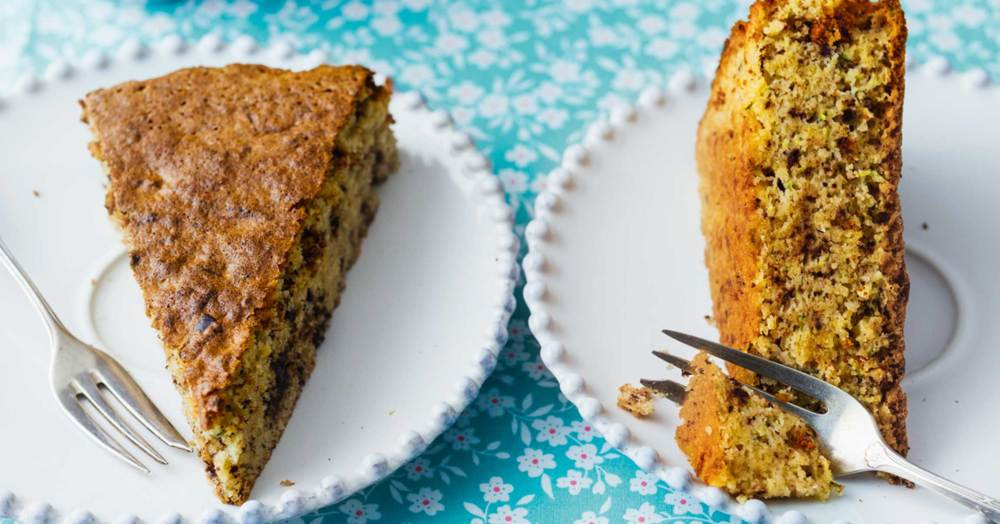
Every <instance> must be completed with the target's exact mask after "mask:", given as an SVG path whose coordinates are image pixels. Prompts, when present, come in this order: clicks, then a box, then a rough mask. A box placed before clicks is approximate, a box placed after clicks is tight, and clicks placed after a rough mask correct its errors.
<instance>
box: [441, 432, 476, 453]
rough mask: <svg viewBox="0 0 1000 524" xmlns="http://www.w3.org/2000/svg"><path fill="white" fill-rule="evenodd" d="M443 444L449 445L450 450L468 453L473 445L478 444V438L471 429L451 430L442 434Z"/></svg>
mask: <svg viewBox="0 0 1000 524" xmlns="http://www.w3.org/2000/svg"><path fill="white" fill-rule="evenodd" d="M444 440H445V442H450V443H451V449H454V450H456V451H468V450H470V449H472V446H473V445H474V444H479V437H477V436H476V435H475V430H474V429H472V428H452V429H449V430H448V431H447V432H446V433H445V434H444Z"/></svg>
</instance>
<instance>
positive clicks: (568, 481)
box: [556, 469, 594, 495]
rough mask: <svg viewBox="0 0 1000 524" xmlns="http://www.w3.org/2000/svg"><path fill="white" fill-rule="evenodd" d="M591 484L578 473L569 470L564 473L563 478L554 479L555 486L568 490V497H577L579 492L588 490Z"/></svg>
mask: <svg viewBox="0 0 1000 524" xmlns="http://www.w3.org/2000/svg"><path fill="white" fill-rule="evenodd" d="M593 482H594V481H593V480H591V479H589V478H587V477H584V476H583V474H582V473H580V472H579V471H577V470H575V469H571V470H569V471H567V472H566V476H565V477H559V478H558V479H556V486H557V487H560V488H564V489H566V490H569V494H570V495H579V494H580V491H581V490H584V489H587V488H589V487H590V485H591V484H592V483H593Z"/></svg>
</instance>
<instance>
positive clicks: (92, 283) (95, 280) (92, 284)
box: [90, 278, 97, 286]
mask: <svg viewBox="0 0 1000 524" xmlns="http://www.w3.org/2000/svg"><path fill="white" fill-rule="evenodd" d="M90 285H91V286H96V285H97V279H96V278H92V279H90Z"/></svg>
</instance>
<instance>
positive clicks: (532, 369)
mask: <svg viewBox="0 0 1000 524" xmlns="http://www.w3.org/2000/svg"><path fill="white" fill-rule="evenodd" d="M521 370H523V371H524V372H525V373H527V374H528V376H529V377H531V380H542V379H544V378H551V377H552V373H549V368H547V367H545V363H543V362H542V359H540V358H536V359H535V360H532V361H530V362H525V363H524V364H521Z"/></svg>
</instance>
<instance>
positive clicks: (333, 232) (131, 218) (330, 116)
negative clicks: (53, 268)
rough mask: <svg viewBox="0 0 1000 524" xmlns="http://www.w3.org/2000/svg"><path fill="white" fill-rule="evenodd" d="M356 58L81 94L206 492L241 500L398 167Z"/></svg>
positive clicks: (217, 71) (219, 71)
mask: <svg viewBox="0 0 1000 524" xmlns="http://www.w3.org/2000/svg"><path fill="white" fill-rule="evenodd" d="M391 91H392V87H391V85H389V84H387V85H385V86H376V85H375V83H374V81H373V79H372V72H371V71H369V70H368V69H365V68H364V67H360V66H341V67H333V66H320V67H317V68H315V69H312V70H309V71H304V72H298V73H295V72H291V71H285V70H280V69H271V68H267V67H264V66H258V65H230V66H226V67H221V68H206V67H197V68H191V69H182V70H179V71H176V72H173V73H171V74H168V75H166V76H163V77H159V78H154V79H151V80H145V81H135V82H126V83H123V84H120V85H118V86H114V87H111V88H107V89H99V90H97V91H94V92H92V93H89V94H88V95H87V96H86V98H85V99H84V100H83V101H82V102H81V105H82V106H83V120H84V122H86V123H87V124H89V126H90V129H91V131H92V133H93V136H94V139H93V142H91V144H90V149H91V152H92V154H93V155H94V157H96V158H97V159H98V160H99V161H100V162H101V163H102V164H103V166H104V168H105V170H106V172H107V174H108V177H109V181H110V183H109V185H108V190H107V196H106V202H105V206H106V207H107V209H108V212H109V213H110V215H111V217H112V219H113V221H114V222H116V223H117V224H118V225H120V226H121V228H122V230H123V231H124V237H125V242H126V245H127V247H128V251H129V260H130V262H131V266H132V270H133V273H134V275H135V278H136V280H137V281H138V282H139V285H140V287H141V288H142V292H143V295H144V299H145V304H146V314H147V316H149V317H150V319H151V321H152V324H153V326H154V327H155V328H156V329H157V331H158V332H159V335H160V338H161V340H162V342H163V344H164V346H165V350H166V357H167V367H168V369H169V370H170V373H171V375H172V377H173V381H174V384H175V385H176V386H177V389H178V390H179V391H180V393H181V396H182V397H183V400H184V408H185V413H186V415H187V418H188V421H189V423H190V425H191V428H192V431H193V433H194V440H195V442H194V444H195V447H196V449H197V451H198V453H199V454H200V456H201V459H202V460H203V461H204V463H205V469H206V471H207V473H208V477H209V478H210V479H211V481H212V482H213V483H214V484H215V492H216V495H217V496H218V498H219V499H220V500H222V501H223V502H227V503H230V504H239V503H242V502H244V501H245V500H247V498H248V497H249V495H250V491H251V489H252V487H253V484H254V481H255V480H256V479H257V476H258V475H259V474H260V472H261V470H262V469H263V467H264V464H265V463H266V462H267V460H268V458H269V457H270V454H271V451H272V449H274V446H275V445H276V444H277V442H278V439H279V438H280V437H281V434H282V432H283V431H284V429H285V425H286V424H287V423H288V419H289V417H290V416H291V414H292V408H293V407H294V405H295V402H296V400H297V399H298V397H299V393H300V392H301V391H302V387H303V385H304V384H305V381H306V379H307V378H308V377H309V374H310V372H311V371H312V369H313V367H314V364H315V356H316V348H317V346H319V345H320V343H321V342H322V341H323V338H324V335H325V333H326V329H327V324H328V321H329V318H330V315H331V313H332V311H333V309H334V308H335V307H336V306H337V304H338V303H339V300H340V294H341V291H342V290H343V288H344V277H345V274H346V272H347V270H348V268H350V266H351V264H352V263H353V262H354V261H355V259H357V257H358V254H359V251H360V246H361V240H362V238H363V237H364V236H365V233H366V231H367V228H368V225H369V223H370V222H371V221H372V219H373V218H374V216H375V211H376V208H377V207H378V197H377V195H376V193H375V191H374V188H375V185H376V184H378V183H380V182H382V181H384V180H385V179H386V178H387V177H388V176H389V175H390V174H391V173H392V172H394V171H395V170H396V168H397V167H398V159H397V154H396V142H395V139H394V137H393V134H392V131H391V129H390V124H391V123H392V117H391V116H390V115H389V112H388V104H389V98H390V96H391Z"/></svg>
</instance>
